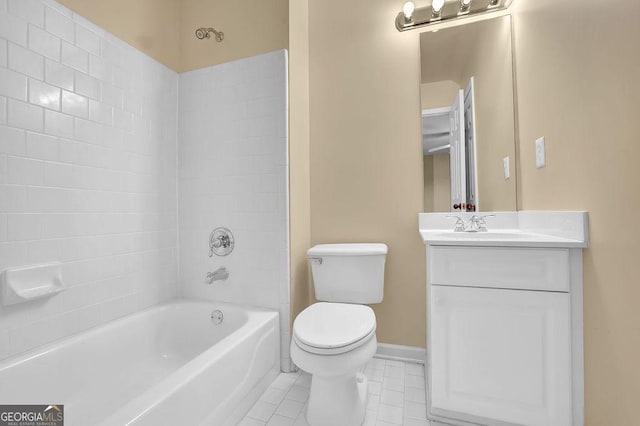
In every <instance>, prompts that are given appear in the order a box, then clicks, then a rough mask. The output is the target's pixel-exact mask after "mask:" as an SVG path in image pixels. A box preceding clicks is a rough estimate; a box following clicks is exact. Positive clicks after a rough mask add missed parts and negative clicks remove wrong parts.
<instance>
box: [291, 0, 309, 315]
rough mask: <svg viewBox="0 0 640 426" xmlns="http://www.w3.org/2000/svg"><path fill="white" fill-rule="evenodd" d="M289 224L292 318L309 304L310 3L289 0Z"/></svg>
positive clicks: (306, 0) (300, 0) (305, 0)
mask: <svg viewBox="0 0 640 426" xmlns="http://www.w3.org/2000/svg"><path fill="white" fill-rule="evenodd" d="M289 17H290V22H291V27H290V30H289V226H290V250H291V254H290V260H291V271H290V272H291V285H290V290H291V297H290V300H291V321H292V322H293V320H294V319H295V317H296V315H298V313H300V311H302V310H303V309H304V308H306V307H307V306H308V305H309V301H310V297H311V296H310V287H309V267H308V262H307V249H308V248H309V247H310V245H311V195H310V193H309V189H310V169H309V3H308V0H295V1H291V2H290V3H289Z"/></svg>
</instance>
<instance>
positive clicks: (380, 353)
mask: <svg viewBox="0 0 640 426" xmlns="http://www.w3.org/2000/svg"><path fill="white" fill-rule="evenodd" d="M376 357H377V358H383V359H392V360H396V361H405V362H417V363H418V364H424V361H425V359H427V352H426V350H425V348H418V347H415V346H403V345H392V344H389V343H378V350H377V351H376Z"/></svg>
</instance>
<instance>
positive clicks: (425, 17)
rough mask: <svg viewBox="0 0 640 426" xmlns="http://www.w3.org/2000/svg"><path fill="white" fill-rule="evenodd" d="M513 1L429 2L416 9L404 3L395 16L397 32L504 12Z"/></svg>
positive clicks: (466, 0)
mask: <svg viewBox="0 0 640 426" xmlns="http://www.w3.org/2000/svg"><path fill="white" fill-rule="evenodd" d="M512 1H513V0H476V1H473V0H431V1H430V4H428V5H427V6H422V7H416V6H415V4H414V3H413V2H412V1H408V2H406V3H404V5H403V6H402V11H401V12H400V13H398V15H397V16H396V28H397V29H398V31H407V30H411V29H414V28H420V27H424V26H427V25H431V24H436V23H440V22H444V21H451V20H453V19H464V18H466V17H467V16H471V15H479V14H481V13H489V12H496V11H500V10H504V9H506V8H507V7H509V5H510V4H511V3H512Z"/></svg>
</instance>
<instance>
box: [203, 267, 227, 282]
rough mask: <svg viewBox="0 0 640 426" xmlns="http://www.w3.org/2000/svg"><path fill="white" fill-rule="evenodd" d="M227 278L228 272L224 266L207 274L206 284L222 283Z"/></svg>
mask: <svg viewBox="0 0 640 426" xmlns="http://www.w3.org/2000/svg"><path fill="white" fill-rule="evenodd" d="M227 278H229V271H227V268H225V267H224V266H223V267H222V268H218V269H216V270H215V271H214V272H207V280H206V283H207V284H213V282H214V281H224V280H226V279H227Z"/></svg>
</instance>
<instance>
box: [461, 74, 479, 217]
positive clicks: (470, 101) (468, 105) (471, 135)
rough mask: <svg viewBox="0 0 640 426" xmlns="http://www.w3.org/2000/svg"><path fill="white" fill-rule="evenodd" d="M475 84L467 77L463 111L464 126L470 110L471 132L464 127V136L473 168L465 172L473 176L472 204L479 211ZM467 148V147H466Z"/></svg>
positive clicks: (472, 79)
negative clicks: (467, 82) (469, 147)
mask: <svg viewBox="0 0 640 426" xmlns="http://www.w3.org/2000/svg"><path fill="white" fill-rule="evenodd" d="M475 99H476V98H475V85H474V78H473V76H472V77H471V78H470V79H469V84H468V85H467V88H466V89H465V91H464V112H465V127H466V116H467V109H469V110H470V111H471V114H470V116H471V127H470V128H471V132H469V131H466V130H467V129H465V138H466V139H467V140H466V143H467V145H468V144H469V143H471V145H472V148H471V149H472V151H473V152H472V155H473V162H470V163H472V164H473V170H470V168H469V167H467V173H468V174H469V175H470V176H472V177H473V182H472V184H471V185H470V186H471V188H473V196H474V198H475V203H474V205H475V206H476V211H480V207H479V206H480V196H479V193H478V137H477V134H476V108H475V104H476V102H475ZM467 149H468V148H467ZM467 161H469V159H468V158H467ZM469 189H470V188H469V187H467V191H469Z"/></svg>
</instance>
